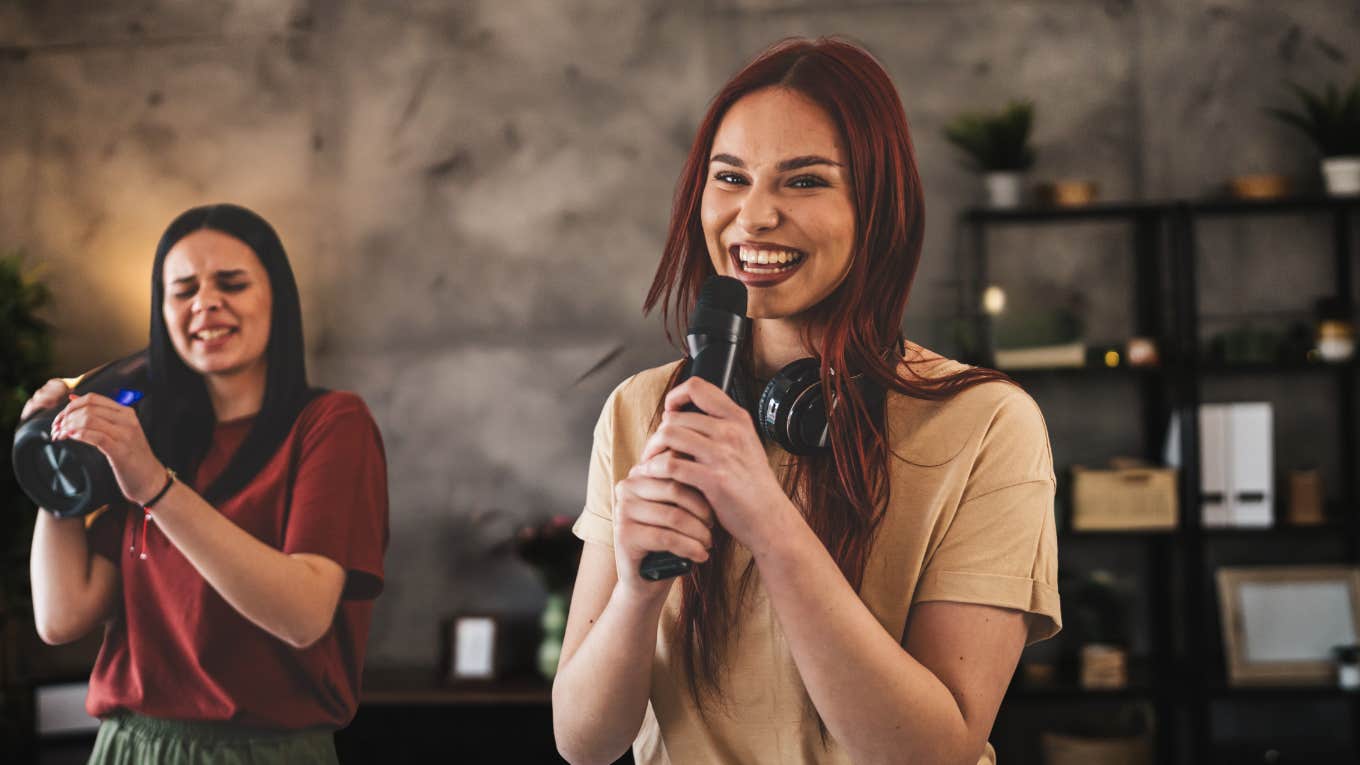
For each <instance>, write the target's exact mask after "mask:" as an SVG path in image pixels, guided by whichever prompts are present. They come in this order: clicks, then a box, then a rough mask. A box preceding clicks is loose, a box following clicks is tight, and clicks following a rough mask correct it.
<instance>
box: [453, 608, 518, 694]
mask: <svg viewBox="0 0 1360 765" xmlns="http://www.w3.org/2000/svg"><path fill="white" fill-rule="evenodd" d="M503 622H504V620H503V619H502V618H501V617H500V616H499V615H497V614H490V613H465V614H458V615H457V616H454V617H452V618H450V619H446V620H445V621H444V623H443V640H442V643H443V654H444V657H443V662H442V664H443V665H444V669H443V676H444V680H445V682H447V683H450V684H475V683H490V682H494V681H496V680H498V679H500V677H501V670H502V668H503V666H504V664H505V661H504V658H505V657H503V656H502V653H503V651H502V647H503V645H504V642H505V641H504V631H505V630H504V626H505V625H504V623H503Z"/></svg>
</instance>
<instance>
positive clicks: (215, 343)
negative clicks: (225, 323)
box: [189, 327, 237, 350]
mask: <svg viewBox="0 0 1360 765" xmlns="http://www.w3.org/2000/svg"><path fill="white" fill-rule="evenodd" d="M236 333H237V329H236V327H205V328H203V329H200V330H199V331H197V332H195V333H193V334H191V335H189V338H190V339H191V340H193V341H194V342H196V343H201V344H202V345H203V347H204V348H205V349H207V350H212V349H214V348H219V347H221V346H222V345H223V344H225V343H226V342H227V340H229V339H230V338H231V337H232V336H233V335H235V334H236Z"/></svg>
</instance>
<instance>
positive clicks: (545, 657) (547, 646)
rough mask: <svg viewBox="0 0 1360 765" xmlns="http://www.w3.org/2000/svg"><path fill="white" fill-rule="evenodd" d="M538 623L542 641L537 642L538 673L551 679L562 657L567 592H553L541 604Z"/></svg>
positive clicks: (565, 627) (565, 630)
mask: <svg viewBox="0 0 1360 765" xmlns="http://www.w3.org/2000/svg"><path fill="white" fill-rule="evenodd" d="M538 623H539V625H540V626H542V627H543V642H541V643H539V644H538V673H539V674H540V675H542V676H543V677H544V678H545V679H547V680H551V679H553V677H554V676H555V675H556V674H557V661H558V659H560V658H561V657H562V638H563V637H564V636H565V635H566V632H567V594H566V593H564V592H554V593H551V594H549V595H548V602H546V603H544V604H543V613H542V615H540V617H539V620H538Z"/></svg>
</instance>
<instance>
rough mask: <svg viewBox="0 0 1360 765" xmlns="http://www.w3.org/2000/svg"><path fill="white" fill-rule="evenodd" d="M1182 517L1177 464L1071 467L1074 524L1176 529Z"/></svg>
mask: <svg viewBox="0 0 1360 765" xmlns="http://www.w3.org/2000/svg"><path fill="white" fill-rule="evenodd" d="M1178 517H1179V505H1178V503H1177V501H1176V470H1175V468H1153V467H1139V468H1124V469H1119V470H1087V469H1085V468H1081V467H1074V468H1072V528H1073V529H1075V530H1077V531H1145V530H1149V529H1173V528H1175V527H1176V521H1177V518H1178Z"/></svg>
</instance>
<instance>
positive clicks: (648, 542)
mask: <svg viewBox="0 0 1360 765" xmlns="http://www.w3.org/2000/svg"><path fill="white" fill-rule="evenodd" d="M712 528H713V509H712V508H711V507H709V505H708V501H707V500H706V499H704V496H703V495H702V494H700V493H699V492H697V491H695V490H694V489H692V488H690V487H688V486H685V485H683V484H680V483H676V482H675V481H666V480H662V479H659V478H651V477H648V476H646V475H643V474H642V472H641V471H640V469H639V468H638V467H637V466H634V467H633V469H632V470H631V471H629V473H628V477H627V478H625V479H623V480H622V481H619V482H618V483H617V484H615V485H614V563H615V565H616V566H617V568H618V578H619V579H618V581H619V586H620V587H623V588H625V591H626V592H628V593H629V594H633V595H641V596H643V597H644V598H646V599H652V598H664V597H665V596H666V593H668V592H669V591H670V585H671V583H672V582H673V581H674V580H673V579H665V580H662V581H659V582H652V581H648V580H646V579H643V578H642V576H641V575H640V574H639V573H638V567H639V566H640V565H641V563H642V559H643V558H644V557H645V556H646V555H647V553H650V552H661V551H664V552H670V553H674V554H675V555H678V556H680V557H682V558H688V559H690V560H692V561H694V562H695V563H702V562H704V561H706V560H708V550H709V548H711V547H712V546H713V532H712Z"/></svg>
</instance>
